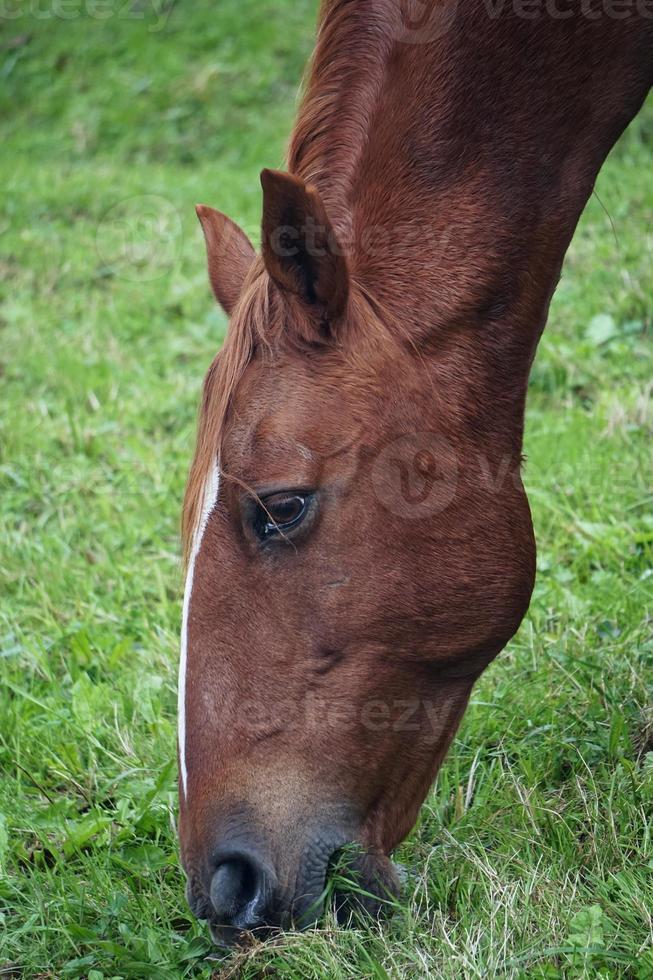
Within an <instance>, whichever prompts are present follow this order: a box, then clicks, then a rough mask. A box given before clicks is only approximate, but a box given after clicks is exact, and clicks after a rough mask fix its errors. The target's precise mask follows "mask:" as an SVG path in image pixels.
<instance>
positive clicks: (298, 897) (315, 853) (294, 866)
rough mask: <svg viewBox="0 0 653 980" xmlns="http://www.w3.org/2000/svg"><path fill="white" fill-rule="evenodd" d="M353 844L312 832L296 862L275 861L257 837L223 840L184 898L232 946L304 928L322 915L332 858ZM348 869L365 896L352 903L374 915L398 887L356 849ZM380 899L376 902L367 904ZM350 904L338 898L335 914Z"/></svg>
mask: <svg viewBox="0 0 653 980" xmlns="http://www.w3.org/2000/svg"><path fill="white" fill-rule="evenodd" d="M352 840H353V835H352V833H351V831H349V832H347V831H346V830H345V829H344V828H339V829H333V828H328V829H321V830H320V831H318V832H314V833H311V834H310V835H309V836H308V840H307V842H306V843H305V845H304V847H303V849H302V850H301V853H300V855H299V860H295V861H292V860H288V858H287V857H286V860H283V859H282V858H279V859H277V860H276V861H275V860H273V858H272V856H271V855H272V848H270V847H265V845H263V844H262V842H261V838H260V837H259V838H255V837H254V836H253V835H252V836H248V837H247V838H245V837H242V836H239V838H238V839H237V840H232V841H222V842H221V843H220V844H219V845H218V847H217V848H216V849H215V850H214V851H213V853H212V855H211V859H210V860H209V861H208V862H207V864H206V867H205V868H204V869H203V871H202V872H201V873H199V874H194V873H192V872H189V876H188V884H187V888H186V895H187V899H188V902H189V905H190V907H191V910H192V911H193V913H194V914H195V915H196V916H197V917H198V918H199V919H205V920H207V921H208V924H209V928H210V931H211V936H212V938H213V941H214V942H215V943H216V944H217V945H219V946H227V947H229V946H233V945H234V944H236V943H238V942H240V941H242V940H243V939H244V938H245V937H246V936H247V935H248V934H250V935H254V936H255V937H256V938H259V939H264V938H266V937H267V936H268V935H269V934H270V933H271V932H273V931H275V930H279V929H287V928H297V929H305V928H308V927H309V926H311V925H314V924H315V923H316V922H317V921H318V920H319V919H320V917H321V915H322V912H323V907H324V900H325V896H326V892H327V888H326V883H327V877H328V873H329V868H330V864H331V862H332V859H333V858H334V856H335V855H336V854H337V853H338V852H339V851H340V850H341V848H343V847H344V846H345V845H347V844H349V843H350V842H351V841H352ZM351 867H352V871H353V873H354V875H355V876H356V879H357V881H358V882H360V887H361V892H363V893H364V894H365V896H366V898H365V899H364V900H363V901H360V902H358V903H354V904H358V905H361V906H363V907H365V908H366V909H367V911H370V912H378V911H379V910H380V908H381V906H382V905H383V902H384V900H387V897H388V894H396V893H397V891H398V890H399V885H398V880H397V878H396V876H395V875H394V871H393V870H392V868H393V866H392V865H391V863H390V861H389V860H388V859H387V858H385V857H383V856H374V855H371V854H368V853H364V852H361V853H360V855H359V856H358V857H357V858H356V859H355V860H354V861H353V862H352V866H351ZM374 895H379V901H378V903H377V902H375V900H374V899H373V896H374ZM351 904H352V903H351V902H350V901H348V900H347V898H342V899H341V897H340V896H337V905H338V906H339V908H340V910H341V911H343V910H345V909H349V908H350V907H351Z"/></svg>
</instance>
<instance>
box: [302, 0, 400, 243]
mask: <svg viewBox="0 0 653 980" xmlns="http://www.w3.org/2000/svg"><path fill="white" fill-rule="evenodd" d="M393 14H394V16H396V12H395V11H394V5H393V4H392V3H390V2H388V0H364V2H359V3H352V2H351V0H322V5H321V8H320V15H319V20H318V36H317V44H316V46H315V50H314V52H313V56H312V58H311V60H310V62H309V65H308V70H307V74H306V78H305V84H304V92H305V94H304V98H303V101H302V104H301V107H300V110H299V115H298V119H297V122H296V124H295V128H294V130H293V134H292V137H291V141H290V147H289V150H288V157H287V165H288V170H289V171H290V173H292V174H295V175H296V176H297V177H301V178H302V179H303V180H305V181H306V182H307V183H310V184H313V185H314V186H315V187H317V188H318V190H319V191H320V195H321V197H322V200H323V201H324V204H325V206H326V209H327V213H328V214H329V217H330V219H331V221H332V223H333V225H334V227H336V228H337V227H339V226H342V225H343V223H346V222H347V220H348V217H349V216H348V214H347V192H348V189H349V188H350V187H351V184H352V180H353V178H354V174H355V171H356V166H357V163H358V161H359V159H360V157H361V156H362V154H363V152H364V149H365V146H366V143H367V138H368V133H369V130H370V121H371V117H372V114H373V112H374V110H375V108H376V106H377V105H378V101H379V96H380V94H381V89H382V86H383V81H384V78H385V76H386V66H387V62H388V58H389V56H390V52H391V50H392V47H393V43H394V42H393V30H392V17H393Z"/></svg>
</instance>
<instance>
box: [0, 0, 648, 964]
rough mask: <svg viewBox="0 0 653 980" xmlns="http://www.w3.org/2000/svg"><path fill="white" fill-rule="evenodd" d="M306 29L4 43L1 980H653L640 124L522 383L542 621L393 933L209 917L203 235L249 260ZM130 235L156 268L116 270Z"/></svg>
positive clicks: (109, 30)
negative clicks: (229, 940)
mask: <svg viewBox="0 0 653 980" xmlns="http://www.w3.org/2000/svg"><path fill="white" fill-rule="evenodd" d="M314 8H315V4H314V3H313V0H310V2H309V0H219V2H215V0H211V2H208V0H187V2H186V3H184V4H183V5H182V4H181V3H180V4H177V5H175V6H171V7H170V8H167V9H166V10H164V8H163V7H161V8H160V9H161V10H164V14H162V15H161V18H163V21H164V22H160V20H161V18H160V17H159V15H157V14H156V12H155V9H154V7H153V6H151V5H149V4H147V3H142V4H140V5H139V3H138V2H137V3H135V4H132V6H131V7H129V8H127V7H124V6H123V5H120V6H119V5H118V4H117V3H116V4H114V5H113V8H112V9H113V10H114V15H113V16H110V17H108V18H106V19H102V20H100V19H94V18H91V17H89V16H88V15H87V14H85V13H81V12H79V15H78V16H74V17H72V18H71V19H69V20H63V19H61V18H50V19H44V18H41V17H37V16H35V14H34V11H35V10H43V9H47V8H46V7H45V5H40V6H37V5H36V4H32V5H27V7H25V6H24V7H22V8H18V7H16V10H21V9H22V10H25V9H28V11H29V10H31V11H32V13H29V12H28V13H24V14H22V15H21V16H19V17H17V18H15V19H9V20H7V19H4V20H0V79H1V82H0V120H1V122H0V185H1V186H2V187H3V190H4V194H3V202H2V206H1V207H2V210H1V211H0V279H1V288H2V310H1V316H0V362H1V363H0V385H1V404H2V412H1V415H0V490H1V494H0V524H1V528H0V536H1V537H0V540H1V541H2V557H1V561H0V565H1V569H0V575H1V590H0V976H4V977H11V976H25V977H37V976H40V977H52V978H56V980H59V978H65V977H88V978H89V980H100V978H109V977H156V978H157V980H158V978H166V977H184V976H192V977H209V976H211V974H212V973H214V975H215V976H216V977H237V976H238V977H243V978H255V977H262V976H273V977H281V978H312V977H336V978H339V977H352V978H361V977H365V978H367V977H369V978H386V977H392V978H395V977H410V978H422V977H427V976H431V977H442V978H450V980H459V978H461V977H496V976H502V977H504V976H505V977H515V978H526V977H528V978H545V977H546V978H553V977H580V976H586V977H629V978H636V980H646V978H650V977H653V947H652V945H651V944H652V938H653V927H652V922H651V916H652V914H653V847H652V842H651V827H650V818H651V813H652V811H653V742H652V732H653V714H652V711H651V690H650V685H651V679H652V676H653V635H652V629H651V618H650V617H651V612H652V605H653V604H652V602H651V598H652V595H653V569H652V561H651V552H652V544H653V517H652V513H653V507H652V503H653V493H652V489H651V487H652V485H653V480H652V479H651V477H652V475H653V471H652V466H651V436H652V432H653V410H652V408H651V391H652V387H651V380H650V379H651V377H652V376H653V352H652V350H651V344H650V328H651V297H652V295H653V237H652V232H651V229H652V228H653V182H652V181H651V173H652V172H653V111H651V110H652V109H653V106H650V105H649V107H648V110H647V111H646V112H645V113H644V114H643V115H642V116H641V117H640V118H639V119H638V120H637V121H636V123H635V124H634V125H633V126H632V127H631V129H630V131H629V132H628V133H627V134H626V136H625V137H624V139H623V140H622V141H621V143H620V145H619V146H618V147H617V148H616V150H615V151H614V153H613V154H612V156H611V158H610V159H609V161H608V163H607V165H606V167H605V169H604V171H603V173H602V175H601V177H600V179H599V182H598V187H597V189H598V195H599V197H600V200H601V202H602V203H600V202H599V200H598V199H597V198H593V199H592V201H591V202H590V204H589V206H588V208H587V211H586V214H585V215H584V217H583V220H582V222H581V225H580V228H579V230H578V233H577V235H576V238H575V240H574V243H573V246H572V249H571V252H570V255H569V258H568V261H567V264H566V267H565V274H564V277H563V280H562V283H561V285H560V288H559V290H558V293H557V296H556V298H555V301H554V304H553V308H552V312H551V318H550V322H549V326H548V330H547V333H546V334H545V337H544V340H543V342H542V346H541V350H540V352H539V355H538V359H537V362H536V364H535V368H534V371H533V378H532V384H531V392H530V402H529V411H528V425H527V439H526V450H527V454H528V463H527V468H526V480H527V484H528V488H529V490H530V494H531V500H532V503H533V510H534V518H535V525H536V529H537V534H538V539H539V577H538V584H537V588H536V592H535V596H534V599H533V604H532V607H531V611H530V613H529V615H528V617H527V619H526V621H525V623H524V625H523V627H522V629H521V631H520V633H519V635H518V637H517V638H516V640H515V641H514V642H513V643H512V644H511V645H510V647H509V648H508V650H507V651H506V652H505V653H504V654H503V655H502V656H501V657H500V659H499V660H498V661H497V663H496V664H495V665H494V666H493V667H492V668H491V669H490V670H489V671H488V673H487V674H486V675H485V677H484V678H483V680H482V682H481V683H480V684H479V685H478V688H477V690H476V693H475V697H474V699H473V704H472V706H471V708H470V710H469V712H468V714H467V716H466V719H465V721H464V724H463V726H462V728H461V731H460V734H459V737H458V738H457V740H456V742H455V745H454V747H453V749H452V751H451V753H450V755H449V758H448V760H447V762H446V764H445V766H444V768H443V770H442V772H441V774H440V777H439V779H438V782H437V785H436V787H435V788H434V790H433V792H432V794H431V795H430V797H429V799H428V800H427V802H426V804H425V806H424V808H423V812H422V815H421V817H420V821H419V824H418V826H417V827H416V828H415V830H414V832H413V834H412V835H411V837H410V839H409V840H408V841H407V842H406V844H405V845H404V846H403V847H402V848H401V852H400V855H399V858H400V860H401V861H403V862H404V863H405V864H406V865H407V866H408V867H409V868H410V869H411V876H410V877H409V882H408V887H407V893H406V899H405V901H404V902H403V903H402V905H401V908H400V909H399V910H398V911H397V912H396V913H395V915H394V916H393V917H392V918H391V919H390V920H389V921H388V922H386V923H384V924H382V925H376V924H367V925H361V924H360V923H359V924H358V925H357V926H356V927H355V928H353V929H351V930H343V929H339V928H338V927H337V926H336V925H335V922H334V920H333V918H328V919H327V920H326V921H325V923H324V925H323V926H322V927H321V928H320V929H318V930H315V931H312V932H309V933H306V934H302V935H297V934H294V935H293V934H290V935H287V936H284V937H282V938H280V939H278V940H277V941H275V942H273V943H271V944H270V945H267V946H260V945H259V946H256V947H253V948H251V949H249V950H247V951H246V952H243V953H242V954H240V955H239V956H236V957H232V958H230V959H222V960H208V959H207V957H208V956H210V955H211V953H212V950H211V947H210V944H209V942H208V939H207V936H206V934H205V932H204V930H203V929H202V928H201V927H200V926H199V925H197V924H195V923H194V922H193V921H192V919H191V916H190V914H189V912H188V911H187V909H186V906H185V903H184V898H183V878H182V875H181V873H180V871H179V868H178V860H177V844H176V833H175V813H176V799H175V771H174V755H175V687H176V676H175V675H176V658H177V634H178V628H179V618H180V601H179V600H180V596H179V589H180V570H179V559H178V540H177V527H178V512H179V506H180V498H181V495H182V490H183V483H184V477H185V472H186V468H187V464H188V461H189V458H190V454H191V450H192V443H193V435H194V419H195V406H196V403H197V399H198V394H199V385H200V380H201V377H202V375H203V373H204V371H205V369H206V367H207V365H208V363H209V361H210V359H211V357H212V355H213V353H214V351H215V350H216V348H217V347H218V346H219V344H220V341H221V338H222V337H223V333H224V328H225V321H224V318H223V317H222V316H221V315H220V314H219V313H218V312H217V311H216V309H215V308H214V305H213V303H212V301H211V299H210V296H209V291H208V287H207V285H206V279H205V269H204V254H203V245H202V242H201V234H200V231H199V228H198V226H197V223H196V219H195V216H194V213H193V204H194V203H195V202H196V201H204V202H206V203H211V204H215V205H216V206H219V207H224V208H225V209H227V210H229V212H230V214H231V215H232V216H233V217H234V218H236V219H237V220H240V221H241V222H242V223H243V224H244V225H245V227H247V228H248V229H249V230H250V231H252V230H253V233H254V234H256V224H257V221H258V217H259V210H260V191H259V185H258V172H259V169H260V168H261V167H262V166H275V165H279V164H280V163H281V161H282V159H283V146H284V143H285V140H286V139H287V136H288V133H289V131H290V125H291V120H292V116H293V113H294V102H295V96H296V92H297V87H298V80H299V78H300V74H301V71H302V66H303V63H304V59H305V57H306V55H307V54H308V52H309V50H310V46H311V44H312V36H313V20H314V16H315V9H314ZM66 9H69V8H66ZM72 9H73V10H74V9H77V10H78V11H82V10H83V9H84V7H83V6H82V5H81V4H80V5H79V7H78V8H72ZM103 9H106V7H105V8H103ZM109 9H111V8H109ZM117 11H120V12H121V13H120V15H118V13H117ZM140 14H142V18H140V19H139V18H138V17H137V15H140ZM139 213H142V215H143V217H142V222H141V225H140V229H139V230H138V233H137V236H136V237H137V239H139V240H140V239H143V240H144V241H145V242H146V243H147V242H149V243H150V245H153V244H154V245H155V246H156V247H153V248H152V249H149V250H148V249H147V248H145V249H144V250H142V251H140V252H139V251H138V250H137V251H135V252H131V253H130V261H125V255H124V248H123V246H122V245H121V242H124V228H125V222H127V225H128V227H130V228H133V227H135V218H136V216H137V215H138V214H139ZM608 215H609V217H608ZM612 225H614V231H613V228H612ZM128 257H129V256H128Z"/></svg>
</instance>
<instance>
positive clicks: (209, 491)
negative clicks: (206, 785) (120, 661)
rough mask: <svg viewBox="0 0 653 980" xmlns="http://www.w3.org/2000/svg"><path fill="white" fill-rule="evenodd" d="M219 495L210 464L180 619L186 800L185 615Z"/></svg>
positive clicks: (180, 705)
mask: <svg viewBox="0 0 653 980" xmlns="http://www.w3.org/2000/svg"><path fill="white" fill-rule="evenodd" d="M219 492H220V468H219V465H218V463H217V462H215V463H214V464H213V469H212V470H211V472H210V473H209V476H208V479H207V481H206V486H205V487H204V497H203V501H202V513H201V514H200V519H199V521H198V523H197V526H196V528H195V530H194V531H193V547H192V548H191V553H190V559H189V561H188V572H187V573H186V585H185V587H184V607H183V612H182V616H181V651H180V656H179V687H178V707H177V717H178V738H179V770H180V772H181V784H182V787H183V790H184V798H185V797H186V789H187V785H188V770H187V768H186V665H187V663H188V615H189V610H190V599H191V595H192V592H193V576H194V574H195V561H196V559H197V556H198V554H199V552H200V548H201V546H202V538H203V537H204V532H205V531H206V525H207V524H208V522H209V517H210V516H211V514H212V512H213V509H214V508H215V505H216V504H217V502H218V494H219Z"/></svg>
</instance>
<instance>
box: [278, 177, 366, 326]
mask: <svg viewBox="0 0 653 980" xmlns="http://www.w3.org/2000/svg"><path fill="white" fill-rule="evenodd" d="M261 186H262V187H263V227H262V248H263V261H264V262H265V267H266V269H267V271H268V272H269V274H270V276H271V277H272V279H274V281H275V282H276V284H277V285H278V286H279V287H280V288H281V289H283V290H287V291H288V292H291V293H295V294H296V295H297V296H300V297H301V299H302V300H303V301H304V302H305V303H307V304H308V305H309V306H315V307H317V308H318V312H319V314H320V316H321V317H322V318H323V319H326V320H329V321H330V320H335V319H337V318H338V317H339V316H340V315H341V314H342V312H343V311H344V309H345V306H346V303H347V296H348V292H349V274H348V271H347V261H346V259H345V256H344V255H343V254H342V250H341V249H340V246H339V244H338V240H337V238H336V235H335V232H334V230H333V227H332V225H331V222H330V221H329V218H328V216H327V213H326V210H325V208H324V204H323V203H322V199H321V197H320V195H319V193H318V191H317V190H316V188H315V187H312V186H311V185H310V184H305V183H304V181H303V180H300V179H299V178H297V177H293V176H292V175H291V174H286V173H282V172H281V171H279V170H264V171H263V172H262V173H261Z"/></svg>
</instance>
